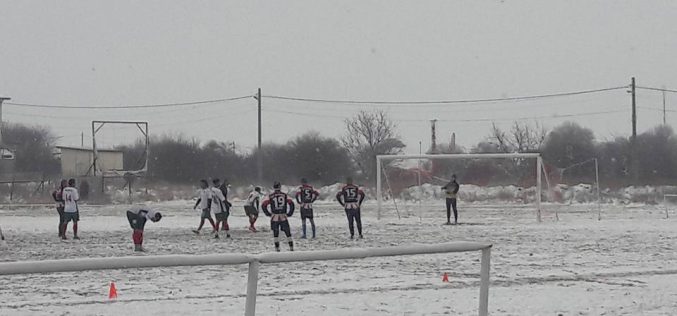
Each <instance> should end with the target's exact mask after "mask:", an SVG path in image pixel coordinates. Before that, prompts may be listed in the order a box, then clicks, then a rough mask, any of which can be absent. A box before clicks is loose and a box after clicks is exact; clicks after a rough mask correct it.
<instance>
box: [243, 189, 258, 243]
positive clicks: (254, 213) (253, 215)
mask: <svg viewBox="0 0 677 316" xmlns="http://www.w3.org/2000/svg"><path fill="white" fill-rule="evenodd" d="M260 200H261V188H259V187H255V188H254V191H251V192H250V193H249V196H247V202H246V203H245V205H244V213H245V214H247V217H249V230H250V231H252V232H254V233H255V232H256V227H254V223H256V219H258V218H259V201H260Z"/></svg>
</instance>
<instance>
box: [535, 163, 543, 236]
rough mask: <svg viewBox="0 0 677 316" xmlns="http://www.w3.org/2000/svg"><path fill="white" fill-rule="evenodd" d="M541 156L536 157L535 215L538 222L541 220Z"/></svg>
mask: <svg viewBox="0 0 677 316" xmlns="http://www.w3.org/2000/svg"><path fill="white" fill-rule="evenodd" d="M542 164H543V162H542V161H541V157H540V156H539V157H538V158H536V217H537V219H538V222H539V223H540V222H541V221H542V220H541V165H542Z"/></svg>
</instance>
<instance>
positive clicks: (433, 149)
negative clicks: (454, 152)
mask: <svg viewBox="0 0 677 316" xmlns="http://www.w3.org/2000/svg"><path fill="white" fill-rule="evenodd" d="M435 123H437V119H432V120H430V134H431V137H432V139H431V142H430V153H431V154H436V153H437V136H436V135H435Z"/></svg>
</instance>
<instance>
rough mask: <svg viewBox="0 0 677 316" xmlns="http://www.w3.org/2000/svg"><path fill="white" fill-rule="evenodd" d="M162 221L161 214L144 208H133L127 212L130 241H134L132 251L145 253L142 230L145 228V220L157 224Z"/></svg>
mask: <svg viewBox="0 0 677 316" xmlns="http://www.w3.org/2000/svg"><path fill="white" fill-rule="evenodd" d="M160 219H162V214H160V212H156V211H153V210H147V209H145V208H134V209H131V210H129V211H127V220H129V226H131V227H132V229H133V230H134V232H133V233H132V240H133V241H134V251H145V250H144V249H143V228H144V226H146V220H151V222H158V221H160Z"/></svg>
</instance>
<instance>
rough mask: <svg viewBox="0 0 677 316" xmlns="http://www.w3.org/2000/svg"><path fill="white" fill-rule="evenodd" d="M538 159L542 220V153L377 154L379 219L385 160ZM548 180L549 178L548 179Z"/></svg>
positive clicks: (538, 216) (538, 204)
mask: <svg viewBox="0 0 677 316" xmlns="http://www.w3.org/2000/svg"><path fill="white" fill-rule="evenodd" d="M485 158H486V159H518V158H531V159H536V219H537V220H538V222H541V198H542V197H541V179H542V171H543V159H542V158H541V154H540V153H490V154H425V155H423V154H422V155H377V156H376V203H377V208H378V209H377V211H378V213H377V214H378V215H377V217H378V219H380V218H381V208H382V203H383V202H382V200H383V192H382V191H383V190H382V189H381V173H382V164H383V162H384V161H391V160H401V159H485ZM546 180H547V179H546Z"/></svg>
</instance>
